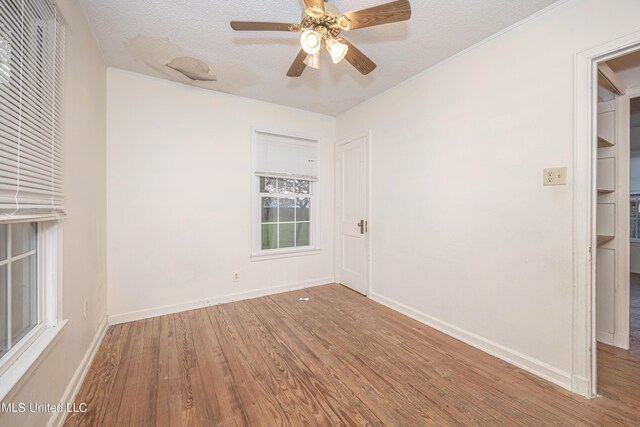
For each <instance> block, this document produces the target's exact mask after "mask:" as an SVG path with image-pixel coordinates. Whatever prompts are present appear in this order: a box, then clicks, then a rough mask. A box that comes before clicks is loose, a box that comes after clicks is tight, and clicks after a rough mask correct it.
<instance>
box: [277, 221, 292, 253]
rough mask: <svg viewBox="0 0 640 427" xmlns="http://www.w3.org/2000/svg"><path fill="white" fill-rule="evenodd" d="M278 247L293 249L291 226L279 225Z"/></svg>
mask: <svg viewBox="0 0 640 427" xmlns="http://www.w3.org/2000/svg"><path fill="white" fill-rule="evenodd" d="M280 247H281V248H291V247H293V224H280Z"/></svg>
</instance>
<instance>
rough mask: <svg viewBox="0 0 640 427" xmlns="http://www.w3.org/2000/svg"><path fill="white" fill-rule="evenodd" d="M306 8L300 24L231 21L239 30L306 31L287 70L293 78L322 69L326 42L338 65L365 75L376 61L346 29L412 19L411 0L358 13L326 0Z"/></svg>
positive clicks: (310, 0)
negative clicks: (351, 39) (345, 34)
mask: <svg viewBox="0 0 640 427" xmlns="http://www.w3.org/2000/svg"><path fill="white" fill-rule="evenodd" d="M304 4H305V10H304V14H303V16H302V22H300V24H283V23H278V22H248V21H231V28H233V29H234V30H236V31H291V32H302V35H301V37H300V44H301V46H302V49H301V50H300V52H299V53H298V56H296V59H294V61H293V64H291V68H289V71H288V72H287V76H289V77H299V76H301V75H302V72H303V71H304V69H305V68H306V67H307V66H310V67H312V68H319V65H318V64H319V56H320V49H321V48H322V45H323V44H324V45H325V47H326V48H327V51H328V52H329V55H331V59H332V60H333V62H334V63H335V64H337V63H338V62H340V61H342V59H346V60H347V61H348V62H349V63H350V64H351V65H353V66H354V67H355V68H356V69H357V70H358V71H360V72H361V73H362V74H365V75H366V74H369V73H370V72H372V71H373V70H375V68H376V64H375V63H374V62H373V61H372V60H371V59H369V58H368V57H367V56H366V55H365V54H364V53H362V52H361V51H360V50H358V49H357V48H356V47H355V46H354V45H353V44H351V43H350V42H349V41H348V40H347V39H345V38H344V37H341V36H340V34H341V33H342V32H343V31H351V30H357V29H358V28H365V27H373V26H375V25H382V24H390V23H393V22H400V21H406V20H408V19H409V18H411V5H410V4H409V0H397V1H393V2H391V3H385V4H381V5H379V6H374V7H371V8H368V9H363V10H359V11H357V12H349V13H345V14H342V13H340V11H339V10H338V9H337V8H336V7H335V6H334V5H332V4H330V3H326V2H325V0H304Z"/></svg>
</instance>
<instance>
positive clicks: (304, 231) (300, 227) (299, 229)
mask: <svg viewBox="0 0 640 427" xmlns="http://www.w3.org/2000/svg"><path fill="white" fill-rule="evenodd" d="M296 246H309V223H308V222H301V223H298V224H296Z"/></svg>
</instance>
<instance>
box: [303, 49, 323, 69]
mask: <svg viewBox="0 0 640 427" xmlns="http://www.w3.org/2000/svg"><path fill="white" fill-rule="evenodd" d="M303 62H304V64H305V65H306V66H307V67H310V68H313V69H314V70H318V69H320V52H316V53H314V54H313V55H307V57H306V58H305V59H304V61H303Z"/></svg>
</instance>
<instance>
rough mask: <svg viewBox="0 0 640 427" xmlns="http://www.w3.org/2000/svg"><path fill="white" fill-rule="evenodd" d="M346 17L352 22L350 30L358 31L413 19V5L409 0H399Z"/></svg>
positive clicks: (352, 13)
mask: <svg viewBox="0 0 640 427" xmlns="http://www.w3.org/2000/svg"><path fill="white" fill-rule="evenodd" d="M344 15H345V16H346V17H347V18H349V19H350V20H351V26H350V29H351V30H356V29H358V28H365V27H373V26H374V25H382V24H391V23H392V22H400V21H406V20H408V19H409V18H411V4H409V0H398V1H394V2H391V3H385V4H381V5H379V6H374V7H370V8H369V9H363V10H358V11H357V12H349V13H345V14H344Z"/></svg>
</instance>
